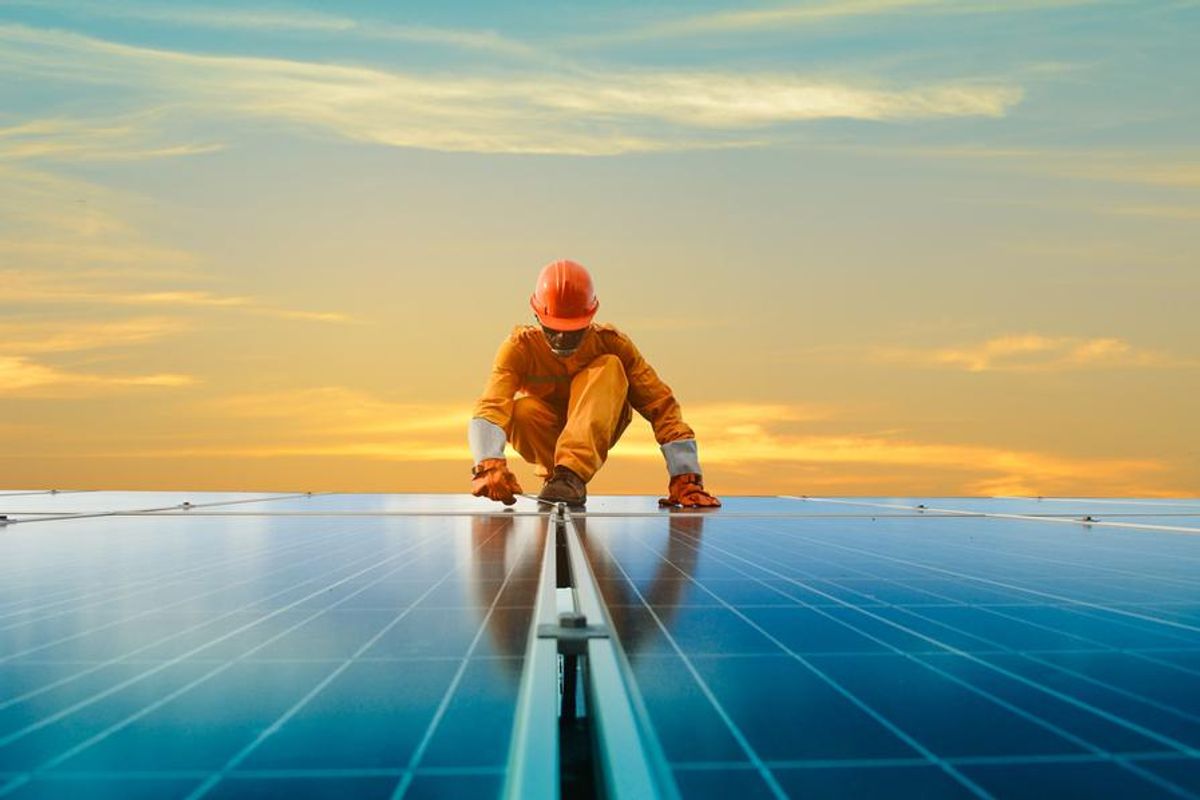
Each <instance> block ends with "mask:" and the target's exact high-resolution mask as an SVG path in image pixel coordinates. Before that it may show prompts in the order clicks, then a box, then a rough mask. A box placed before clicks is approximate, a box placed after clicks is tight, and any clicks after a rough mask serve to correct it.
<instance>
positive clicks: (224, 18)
mask: <svg viewBox="0 0 1200 800" xmlns="http://www.w3.org/2000/svg"><path fill="white" fill-rule="evenodd" d="M6 5H18V6H27V7H32V6H36V7H38V8H42V9H47V8H50V9H55V10H58V11H61V12H65V13H67V14H70V15H72V16H75V17H84V18H95V17H100V18H107V19H127V20H137V21H139V22H150V23H157V24H160V25H164V26H174V27H188V28H212V29H216V30H235V31H236V30H242V31H254V32H258V33H264V34H275V35H277V34H295V33H314V34H323V35H325V36H345V37H350V38H356V39H360V40H362V39H369V40H378V41H391V42H408V43H411V44H427V45H436V46H442V47H447V48H453V49H458V50H468V51H472V50H473V51H480V52H483V53H487V54H490V55H500V56H509V57H513V58H519V59H523V60H534V61H546V60H548V58H549V57H548V56H547V54H546V51H545V49H544V48H535V47H532V46H530V45H528V44H525V43H524V42H519V41H515V40H513V39H511V38H508V37H505V36H501V35H500V34H498V33H496V32H495V31H488V30H469V29H460V28H440V27H436V26H429V25H396V24H394V23H390V22H385V21H382V20H378V19H356V18H353V17H347V16H339V15H334V14H328V13H322V12H317V11H311V10H301V9H289V10H287V11H279V10H275V9H271V8H254V7H242V8H221V9H215V8H205V7H203V6H188V5H184V4H180V3H172V4H170V5H167V6H151V5H145V4H141V3H123V2H106V3H87V2H82V3H81V2H70V1H69V0H67V1H66V2H64V1H63V0H16V2H14V1H13V0H8V2H7V3H6Z"/></svg>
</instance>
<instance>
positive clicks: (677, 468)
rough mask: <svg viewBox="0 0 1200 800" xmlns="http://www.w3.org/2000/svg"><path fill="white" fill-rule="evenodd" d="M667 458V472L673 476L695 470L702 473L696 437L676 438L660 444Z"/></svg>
mask: <svg viewBox="0 0 1200 800" xmlns="http://www.w3.org/2000/svg"><path fill="white" fill-rule="evenodd" d="M659 448H660V449H661V450H662V453H663V457H664V458H666V459H667V473H668V474H670V475H671V476H672V477H674V476H675V475H683V474H684V473H688V472H694V473H695V474H697V475H699V474H700V456H699V454H698V453H697V451H696V440H695V439H676V440H675V441H673V442H667V443H666V444H664V445H659Z"/></svg>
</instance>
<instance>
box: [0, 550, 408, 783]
mask: <svg viewBox="0 0 1200 800" xmlns="http://www.w3.org/2000/svg"><path fill="white" fill-rule="evenodd" d="M418 546H419V543H418V544H414V545H412V546H410V547H409V548H407V549H405V550H402V551H401V552H400V553H397V554H395V555H394V556H391V557H389V558H386V559H383V560H379V558H378V556H372V557H369V558H371V560H373V561H374V563H373V564H372V565H370V566H368V567H366V568H365V569H362V570H359V571H357V572H355V573H352V574H351V575H348V576H345V577H343V578H340V579H338V580H336V581H334V582H333V583H331V584H329V585H327V586H323V587H322V588H320V589H318V590H316V591H314V592H311V593H309V594H307V595H305V596H303V597H301V598H299V599H298V600H295V601H293V602H291V603H289V604H288V605H286V606H283V607H282V608H278V609H275V610H273V611H270V612H269V613H267V614H264V615H263V616H261V617H259V618H258V619H256V620H253V621H251V622H248V623H246V624H244V625H241V626H239V627H238V628H235V629H234V630H232V631H229V632H227V633H225V634H222V635H221V636H218V637H216V638H214V639H212V640H210V641H208V642H205V643H204V644H201V645H199V646H197V647H194V648H192V649H191V650H189V651H187V652H185V653H183V654H181V655H178V656H176V657H174V658H172V659H169V660H167V661H165V662H160V663H158V664H156V665H155V666H154V667H152V668H150V669H148V670H146V671H145V672H143V673H140V674H138V675H135V676H133V677H132V678H129V679H127V680H125V681H121V682H120V683H118V684H117V685H115V686H112V687H109V688H108V689H105V690H103V691H101V692H97V693H95V694H93V695H91V696H90V697H88V698H85V699H84V700H81V701H79V702H77V703H75V704H73V705H71V706H69V707H68V708H66V709H60V710H59V711H57V712H55V713H54V714H51V715H49V716H47V717H44V718H42V719H40V720H38V721H36V722H34V723H30V724H29V725H27V726H26V727H25V728H22V729H20V730H18V731H14V732H13V733H10V734H7V735H6V736H4V737H0V747H4V746H6V745H8V744H11V743H12V742H14V741H16V740H17V739H19V738H21V737H22V736H26V735H28V734H29V733H31V732H33V731H34V730H37V729H39V728H42V727H45V726H46V725H48V724H51V723H52V722H55V721H57V720H60V719H63V718H65V717H66V716H69V715H70V714H72V713H74V712H75V711H78V710H79V709H81V708H83V707H86V706H87V705H90V704H92V703H95V702H97V701H99V700H101V699H103V698H104V697H107V696H109V695H111V694H113V693H114V692H116V691H119V690H120V689H123V688H126V687H128V686H129V685H132V684H133V683H136V682H138V681H141V680H144V679H146V678H148V677H150V676H152V675H155V674H157V673H159V672H162V671H163V670H165V669H167V668H168V667H170V666H173V665H175V664H179V663H182V662H183V661H185V660H187V659H188V658H189V657H191V656H193V655H195V654H197V653H200V652H203V651H204V650H206V649H208V648H209V647H212V646H213V645H214V644H217V643H219V642H222V641H225V640H227V639H229V638H231V637H233V636H235V635H237V634H238V633H241V632H244V631H246V630H249V629H250V628H253V627H254V626H256V625H259V624H261V623H262V622H264V621H265V620H267V619H271V618H273V617H276V616H279V615H280V614H282V613H284V612H286V611H289V610H291V609H292V608H295V607H296V606H298V605H300V604H301V603H304V602H306V601H308V600H311V599H312V598H314V597H318V596H320V595H321V594H323V593H325V592H328V591H330V590H331V589H333V588H335V587H337V586H340V585H342V584H345V583H347V582H349V581H352V580H354V579H356V578H359V577H361V576H363V575H365V574H367V573H369V572H371V571H372V570H375V569H378V568H379V567H381V566H383V565H384V564H387V563H389V562H391V561H394V560H396V559H397V558H400V557H401V556H404V555H407V554H408V553H409V552H411V551H413V550H415V549H417V547H418ZM361 560H367V559H361ZM404 566H405V565H403V564H402V565H400V566H399V567H396V568H393V569H391V570H389V571H387V572H385V573H384V574H382V575H381V576H379V577H377V578H375V579H374V580H373V581H371V582H370V583H368V584H366V585H364V586H362V587H360V588H359V589H358V590H356V591H355V592H354V593H352V594H349V595H346V596H344V597H342V598H340V599H339V600H337V601H335V602H334V603H332V604H331V605H329V606H327V607H325V608H322V609H320V610H318V611H317V612H315V613H313V614H311V615H309V616H308V617H305V618H304V619H302V620H301V621H300V622H298V623H296V624H294V625H292V626H290V627H288V628H286V629H285V630H283V631H281V632H280V633H277V634H276V635H274V636H272V637H270V638H269V639H267V640H264V641H263V642H260V643H259V644H258V645H256V646H255V647H253V648H251V649H250V650H249V651H247V652H246V653H243V654H242V655H241V656H239V657H238V658H236V659H233V660H228V661H224V662H221V663H220V664H219V665H218V667H217V668H215V669H214V670H212V671H209V672H207V673H205V675H204V676H202V677H201V679H199V680H196V681H192V682H191V683H190V684H189V685H188V687H186V688H191V687H192V686H194V685H199V683H201V682H203V681H204V680H207V679H208V678H210V677H212V676H214V675H216V674H219V673H220V672H223V671H224V670H225V669H227V668H228V667H229V666H231V665H232V664H233V663H236V662H237V661H241V660H243V659H244V658H245V657H246V656H247V655H250V654H252V653H253V652H255V651H257V650H261V649H262V648H264V647H266V646H267V645H269V644H271V643H272V642H274V641H276V640H278V639H280V638H282V637H283V636H286V635H287V634H288V633H290V632H292V631H293V630H295V629H296V628H299V627H300V626H302V625H304V624H305V623H307V622H308V621H310V620H312V619H314V618H315V617H317V616H320V615H321V614H323V613H325V612H326V611H328V610H329V609H330V608H333V607H336V606H338V605H341V604H342V603H344V602H346V601H347V600H349V599H351V598H352V597H354V596H356V595H357V594H359V593H361V592H363V591H366V590H367V589H368V588H370V587H371V586H373V585H375V584H377V583H379V582H380V581H383V580H386V579H387V578H388V577H390V576H391V575H394V574H395V573H396V572H398V571H399V570H401V569H403V568H404ZM185 690H186V689H185ZM183 691H184V690H177V691H176V692H172V693H171V697H175V696H178V695H179V694H182V693H183ZM168 699H170V698H168ZM166 701H167V700H160V701H159V703H157V704H155V707H157V705H161V704H162V703H163V702H166ZM146 710H147V709H143V710H142V711H141V712H139V714H138V715H137V716H138V717H140V716H142V715H143V714H144V713H145V712H146ZM134 718H136V717H131V718H127V719H126V721H125V724H128V722H129V721H132V719H134ZM115 729H116V728H115V727H113V726H110V728H109V729H106V730H107V732H108V733H111V732H112V731H113V730H115ZM93 740H96V741H98V739H96V737H92V738H90V739H89V740H87V742H86V743H85V744H86V745H87V746H90V744H93V743H94V741H93ZM82 749H83V746H82V745H77V746H76V747H73V748H71V749H70V750H69V751H68V752H67V753H66V754H60V755H59V756H56V757H55V758H53V759H51V760H50V761H47V762H46V763H45V764H43V765H42V766H41V767H40V768H39V771H42V770H44V769H47V768H49V767H51V766H53V765H55V764H57V763H60V762H61V761H63V760H66V758H69V757H70V755H73V754H74V753H75V752H78V751H80V750H82ZM15 788H16V787H12V788H11V789H10V788H9V787H0V797H3V796H4V795H5V794H8V793H10V792H11V790H12V789H15Z"/></svg>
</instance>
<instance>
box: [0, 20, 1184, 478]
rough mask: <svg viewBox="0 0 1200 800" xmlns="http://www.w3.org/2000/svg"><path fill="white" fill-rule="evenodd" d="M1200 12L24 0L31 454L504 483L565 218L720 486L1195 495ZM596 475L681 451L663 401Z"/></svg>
mask: <svg viewBox="0 0 1200 800" xmlns="http://www.w3.org/2000/svg"><path fill="white" fill-rule="evenodd" d="M1198 38H1200V2H1196V0H1135V1H1132V2H1113V1H1111V0H1110V1H1105V0H1036V1H1035V0H1008V1H1005V0H993V1H985V0H844V1H843V2H834V1H833V0H809V1H808V2H764V3H761V4H755V3H738V4H734V3H720V2H713V1H712V0H703V1H702V2H696V1H694V0H690V1H689V2H673V1H670V0H664V1H662V2H654V3H644V2H612V3H602V4H598V3H583V2H553V3H551V2H543V1H541V0H535V1H534V2H525V3H520V4H516V3H512V4H508V3H481V2H466V3H455V4H447V3H434V2H412V3H403V4H399V3H395V4H382V3H376V2H362V1H361V0H358V1H353V0H352V1H347V2H340V3H336V4H333V3H326V4H321V3H316V2H311V3H300V2H263V3H261V4H258V3H256V2H254V0H250V1H249V2H236V3H233V2H222V3H215V2H214V3H204V4H200V3H194V2H171V3H157V4H156V3H150V2H127V1H126V0H113V1H112V2H105V3H89V2H83V1H82V0H29V1H28V2H21V1H20V0H17V1H15V2H14V1H12V0H0V487H3V488H8V489H25V488H62V489H66V488H88V489H100V488H108V489H191V490H205V489H222V490H234V489H240V490H247V491H266V490H287V491H291V490H301V491H302V490H308V491H325V490H334V491H397V492H412V491H438V492H441V491H448V492H456V491H467V490H468V488H469V467H470V465H471V464H470V462H471V458H470V453H469V451H468V449H467V446H466V423H467V420H468V418H469V417H470V414H471V407H472V404H473V403H474V400H475V398H476V396H477V395H478V394H479V392H480V391H481V390H482V388H483V385H484V382H485V380H486V378H487V374H488V370H489V368H490V365H491V361H492V357H493V355H494V354H495V352H496V348H497V347H498V345H499V343H500V342H501V341H502V340H503V338H504V337H505V336H506V335H507V334H508V332H509V331H510V330H511V328H512V326H514V325H518V324H525V323H529V322H531V321H532V320H531V315H530V313H529V307H528V297H529V293H530V291H531V290H532V288H533V282H534V279H535V277H536V275H537V272H538V270H539V269H540V267H541V266H542V265H543V264H545V263H547V262H549V261H552V260H556V259H559V258H571V259H574V260H577V261H580V262H581V263H583V264H585V265H587V266H588V267H589V269H590V270H591V271H592V273H593V275H594V277H595V282H596V286H597V291H598V294H599V297H600V302H601V307H600V313H599V316H598V317H597V319H598V321H603V322H611V323H613V324H616V325H617V326H618V327H619V328H621V329H622V330H624V331H625V332H626V333H628V334H629V335H630V336H631V337H632V338H633V340H634V342H635V343H636V344H637V345H638V347H639V348H640V349H641V351H642V353H643V354H644V355H645V356H646V357H647V359H648V360H649V361H650V363H651V364H652V365H654V367H655V368H656V369H657V371H658V372H659V374H660V375H661V376H662V377H663V378H664V380H666V381H667V383H668V384H670V385H671V387H672V388H673V389H674V390H675V392H676V395H677V397H678V398H679V399H680V401H681V403H682V406H683V412H684V417H685V419H686V420H687V421H688V422H689V423H690V424H691V425H692V427H693V428H694V429H695V430H696V433H697V440H698V442H699V447H700V457H701V463H702V465H703V467H704V472H705V481H706V484H707V485H708V487H709V488H710V489H711V490H712V491H713V492H715V493H716V494H718V495H720V494H779V493H783V494H798V495H800V494H807V495H818V494H825V495H828V494H836V495H914V496H919V495H1008V494H1027V495H1106V496H1160V495H1162V496H1187V495H1191V496H1195V495H1200V422H1198V421H1197V416H1198V415H1197V413H1196V408H1197V401H1196V397H1197V396H1198V395H1200V314H1198V313H1197V308H1198V306H1200V143H1198V141H1197V138H1196V131H1197V130H1200V49H1198V48H1196V47H1195V42H1196V41H1197V40H1198ZM510 460H512V461H513V462H519V461H520V459H519V457H516V456H513V457H512V458H511V459H510ZM516 471H517V474H518V475H519V476H520V477H521V478H522V480H523V482H524V485H525V488H526V489H527V490H529V491H537V489H538V488H539V484H538V481H537V480H536V479H535V478H534V477H533V476H532V473H531V472H530V470H529V469H528V468H527V467H526V466H525V465H520V464H518V465H517V466H516ZM590 488H591V491H592V492H593V493H603V492H622V493H638V494H652V493H656V492H662V491H663V490H664V489H665V488H666V472H665V469H664V466H663V461H662V457H661V455H660V454H659V452H658V449H657V446H656V445H655V443H654V440H653V437H652V436H651V433H650V430H649V426H648V425H647V424H646V423H645V422H644V421H642V420H640V419H635V422H634V424H633V425H632V426H631V427H630V429H629V431H628V432H627V433H626V435H625V437H624V438H623V439H622V440H621V442H620V443H618V445H617V446H616V447H615V448H614V450H613V451H612V453H611V455H610V459H609V463H608V464H607V465H606V466H605V468H604V469H603V470H602V471H601V472H600V473H599V474H598V475H597V476H596V478H595V479H594V480H593V482H592V484H591V487H590Z"/></svg>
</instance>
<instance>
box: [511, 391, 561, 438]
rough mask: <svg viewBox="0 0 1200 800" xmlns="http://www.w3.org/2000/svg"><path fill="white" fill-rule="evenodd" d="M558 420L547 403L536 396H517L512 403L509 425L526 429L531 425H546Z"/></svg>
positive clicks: (518, 428)
mask: <svg viewBox="0 0 1200 800" xmlns="http://www.w3.org/2000/svg"><path fill="white" fill-rule="evenodd" d="M556 422H558V415H557V414H556V413H555V412H554V409H553V408H551V407H550V405H549V404H548V403H546V402H545V401H544V400H541V399H539V398H537V397H518V398H517V399H516V401H515V402H514V403H513V411H512V422H511V423H510V424H511V427H512V428H515V429H517V430H528V429H529V428H530V427H531V426H532V427H547V426H552V425H554V424H555V423H556Z"/></svg>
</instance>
